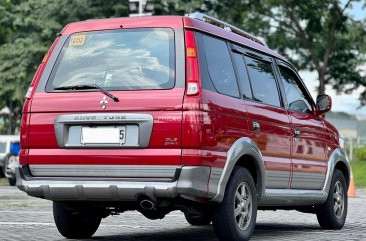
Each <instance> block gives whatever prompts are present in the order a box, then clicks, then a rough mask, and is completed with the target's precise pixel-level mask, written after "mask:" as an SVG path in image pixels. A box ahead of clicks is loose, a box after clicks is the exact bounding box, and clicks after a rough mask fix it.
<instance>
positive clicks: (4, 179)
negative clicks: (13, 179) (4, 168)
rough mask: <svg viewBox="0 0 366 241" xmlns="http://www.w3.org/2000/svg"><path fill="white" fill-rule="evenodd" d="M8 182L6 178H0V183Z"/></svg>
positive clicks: (5, 183)
mask: <svg viewBox="0 0 366 241" xmlns="http://www.w3.org/2000/svg"><path fill="white" fill-rule="evenodd" d="M7 184H8V180H6V178H0V185H7Z"/></svg>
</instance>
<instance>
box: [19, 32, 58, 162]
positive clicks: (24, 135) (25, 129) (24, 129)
mask: <svg viewBox="0 0 366 241" xmlns="http://www.w3.org/2000/svg"><path fill="white" fill-rule="evenodd" d="M58 41H59V37H58V38H56V40H55V41H54V42H53V44H52V46H51V48H50V49H49V51H48V52H47V54H46V55H45V56H44V58H43V60H42V62H41V64H40V65H39V66H38V68H37V71H36V73H35V74H34V77H33V79H32V82H31V83H30V85H29V88H28V91H27V93H26V95H25V101H24V105H23V112H22V120H21V122H20V146H21V148H22V149H27V148H28V147H29V137H28V136H29V121H30V112H31V103H32V97H33V95H34V92H35V91H36V87H37V85H38V82H39V80H40V79H41V76H42V73H43V70H44V68H45V66H46V63H47V61H48V59H49V56H50V54H51V53H52V51H53V49H54V48H55V46H56V44H57V42H58ZM21 153H22V154H23V156H22V155H20V157H21V158H20V162H21V164H25V163H24V162H25V161H24V156H25V150H24V151H23V152H21Z"/></svg>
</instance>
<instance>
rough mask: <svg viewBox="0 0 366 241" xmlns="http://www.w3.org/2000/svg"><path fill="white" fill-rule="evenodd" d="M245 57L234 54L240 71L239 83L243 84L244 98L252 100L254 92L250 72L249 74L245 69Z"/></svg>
mask: <svg viewBox="0 0 366 241" xmlns="http://www.w3.org/2000/svg"><path fill="white" fill-rule="evenodd" d="M243 57H244V56H243V55H241V54H237V53H235V54H234V59H235V64H236V69H237V70H238V77H239V81H240V83H241V88H242V93H243V98H246V99H251V98H252V90H251V88H250V83H249V77H248V72H247V69H246V67H245V63H244V58H243Z"/></svg>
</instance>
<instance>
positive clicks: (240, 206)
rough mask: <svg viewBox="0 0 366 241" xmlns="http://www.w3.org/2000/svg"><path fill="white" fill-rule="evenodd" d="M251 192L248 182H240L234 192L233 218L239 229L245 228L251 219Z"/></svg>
mask: <svg viewBox="0 0 366 241" xmlns="http://www.w3.org/2000/svg"><path fill="white" fill-rule="evenodd" d="M252 201H253V200H252V192H251V191H250V188H249V186H248V184H246V183H244V182H242V183H240V185H239V186H238V188H237V189H236V192H235V198H234V218H235V220H236V224H237V226H238V228H239V229H240V230H246V229H247V228H248V226H249V224H250V221H251V219H252V209H253V207H252Z"/></svg>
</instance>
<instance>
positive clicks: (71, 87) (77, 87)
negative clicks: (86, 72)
mask: <svg viewBox="0 0 366 241" xmlns="http://www.w3.org/2000/svg"><path fill="white" fill-rule="evenodd" d="M88 89H99V90H100V92H102V93H103V94H105V95H106V96H108V97H109V98H111V99H112V100H114V101H115V102H118V101H119V99H118V97H117V96H114V95H112V94H111V93H110V92H108V91H106V90H105V89H103V88H102V87H100V86H99V85H97V84H91V85H67V86H60V87H56V88H54V90H88Z"/></svg>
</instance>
